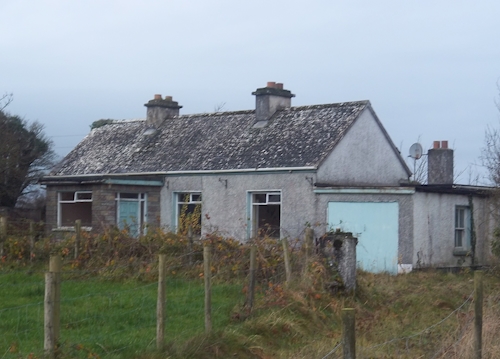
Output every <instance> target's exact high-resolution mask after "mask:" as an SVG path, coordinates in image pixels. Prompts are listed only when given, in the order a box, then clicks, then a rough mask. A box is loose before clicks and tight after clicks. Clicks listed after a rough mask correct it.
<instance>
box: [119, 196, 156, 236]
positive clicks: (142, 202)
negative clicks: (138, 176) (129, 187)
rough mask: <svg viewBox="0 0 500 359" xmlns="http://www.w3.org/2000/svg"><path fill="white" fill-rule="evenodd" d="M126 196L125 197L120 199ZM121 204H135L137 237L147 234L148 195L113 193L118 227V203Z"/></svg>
mask: <svg viewBox="0 0 500 359" xmlns="http://www.w3.org/2000/svg"><path fill="white" fill-rule="evenodd" d="M122 196H126V197H122ZM121 202H137V207H138V209H137V223H138V225H139V231H138V233H137V234H138V235H141V234H142V235H144V234H146V233H147V223H148V194H147V193H146V192H125V191H122V192H116V193H115V203H116V213H115V220H116V226H117V227H118V228H120V229H121V227H120V223H121V221H120V203H121Z"/></svg>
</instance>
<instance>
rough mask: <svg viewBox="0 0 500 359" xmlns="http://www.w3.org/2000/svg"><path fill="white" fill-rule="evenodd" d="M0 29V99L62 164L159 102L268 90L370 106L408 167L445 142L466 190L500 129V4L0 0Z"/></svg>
mask: <svg viewBox="0 0 500 359" xmlns="http://www.w3.org/2000/svg"><path fill="white" fill-rule="evenodd" d="M0 17H1V20H0V34H1V35H0V94H3V93H6V92H7V93H10V92H12V93H13V94H14V101H13V102H12V103H11V105H10V106H9V107H8V111H9V112H11V113H13V114H17V115H21V116H23V117H24V118H25V119H27V120H37V121H39V122H41V123H43V124H44V125H45V128H46V134H47V135H48V136H51V138H52V139H53V141H54V143H55V149H56V151H57V153H58V154H59V155H61V156H63V155H65V154H66V153H68V152H69V151H70V150H71V149H72V148H73V147H74V146H75V145H76V144H77V143H78V142H79V141H80V140H81V139H82V138H83V137H84V136H85V135H86V134H87V133H88V132H89V129H90V128H89V126H90V124H91V123H92V122H93V121H95V120H98V119H102V118H112V119H131V118H144V117H145V114H146V108H145V107H144V106H143V105H144V104H145V103H146V102H147V101H148V100H150V99H152V98H153V95H154V94H162V95H163V96H165V95H171V96H173V98H174V100H175V101H178V102H179V104H180V105H182V106H183V108H182V109H181V114H191V113H200V112H213V111H214V109H215V108H216V107H219V106H221V105H222V104H224V107H223V110H227V111H232V110H247V109H252V108H253V107H254V105H255V99H254V97H253V96H252V95H251V92H252V91H254V90H255V89H257V88H258V87H264V86H265V85H266V83H267V81H275V82H282V83H284V87H285V89H288V90H291V91H292V92H293V93H294V94H295V95H296V97H295V98H293V100H292V105H313V104H323V103H335V102H344V101H357V100H370V102H371V104H372V106H373V108H374V110H375V112H376V113H377V115H378V117H379V118H380V120H381V121H382V123H383V125H384V126H385V128H386V129H387V131H388V132H389V135H390V136H391V137H392V140H393V141H394V143H395V145H396V146H397V147H398V148H400V150H401V152H402V154H403V155H404V156H405V157H406V156H407V154H408V150H409V148H410V146H411V145H412V144H413V143H414V142H416V141H417V140H418V139H420V142H421V143H422V146H423V147H424V150H427V149H429V148H430V147H431V145H432V141H433V140H448V141H449V143H450V145H451V147H453V148H454V149H455V167H456V170H455V175H457V174H458V172H462V171H463V172H464V173H463V174H462V175H461V176H460V179H459V182H460V183H468V181H469V170H468V169H467V167H468V166H469V165H470V164H472V163H474V162H476V163H477V162H479V156H480V149H481V147H482V146H483V142H484V132H485V129H486V127H487V126H488V125H490V126H499V112H498V110H497V108H496V106H495V99H498V96H499V92H498V88H497V82H498V81H499V78H500V43H499V34H500V1H498V0H488V1H480V0H478V1H458V0H440V1H435V0H434V1H427V0H420V1H410V0H408V1H401V0H390V1H389V0H378V1H373V0H372V1H368V0H360V1H356V0H350V1H335V0H324V1H308V2H306V1H294V0H287V1H272V0H253V1H243V0H240V1H235V0H226V1H223V0H221V1H216V0H189V1H186V0H185V1H181V0H172V1H168V0H163V1H156V0H141V1H132V0H120V1H116V0H107V1H103V0H85V1H78V0H72V1H68V0H53V1H49V0H31V1H28V0H0ZM410 168H413V165H412V164H410ZM472 169H473V170H474V172H477V170H476V169H475V168H474V167H473V168H472Z"/></svg>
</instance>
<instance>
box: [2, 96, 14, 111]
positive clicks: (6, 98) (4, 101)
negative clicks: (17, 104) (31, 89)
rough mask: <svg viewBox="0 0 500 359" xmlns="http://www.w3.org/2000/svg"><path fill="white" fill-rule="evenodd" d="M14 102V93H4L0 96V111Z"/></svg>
mask: <svg viewBox="0 0 500 359" xmlns="http://www.w3.org/2000/svg"><path fill="white" fill-rule="evenodd" d="M11 102H12V93H4V94H3V95H2V96H0V111H3V110H4V109H5V108H6V107H7V106H9V104H10V103H11Z"/></svg>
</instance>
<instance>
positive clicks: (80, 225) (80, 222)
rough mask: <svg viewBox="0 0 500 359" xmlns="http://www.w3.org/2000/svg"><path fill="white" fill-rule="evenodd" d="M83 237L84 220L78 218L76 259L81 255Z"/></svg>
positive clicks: (76, 225)
mask: <svg viewBox="0 0 500 359" xmlns="http://www.w3.org/2000/svg"><path fill="white" fill-rule="evenodd" d="M81 239H82V221H81V220H80V219H77V220H76V221H75V259H78V256H79V255H80V242H81Z"/></svg>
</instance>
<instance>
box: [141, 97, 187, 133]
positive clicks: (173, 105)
mask: <svg viewBox="0 0 500 359" xmlns="http://www.w3.org/2000/svg"><path fill="white" fill-rule="evenodd" d="M144 106H146V107H147V108H148V110H147V115H146V124H147V125H148V127H154V128H157V127H159V126H160V125H161V124H162V123H163V121H165V120H166V119H167V118H172V117H175V116H179V109H180V108H182V106H179V103H177V102H175V101H173V100H172V96H165V99H162V97H161V95H155V96H154V99H152V100H150V101H148V103H146V104H144Z"/></svg>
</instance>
